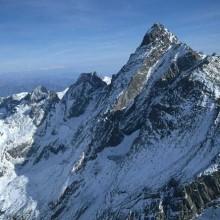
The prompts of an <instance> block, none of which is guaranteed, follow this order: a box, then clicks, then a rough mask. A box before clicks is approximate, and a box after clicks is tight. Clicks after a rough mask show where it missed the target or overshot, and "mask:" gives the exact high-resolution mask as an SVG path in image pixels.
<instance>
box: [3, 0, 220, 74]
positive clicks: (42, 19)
mask: <svg viewBox="0 0 220 220" xmlns="http://www.w3.org/2000/svg"><path fill="white" fill-rule="evenodd" d="M155 22H160V23H162V24H164V25H165V26H166V27H168V29H170V30H171V31H172V32H174V33H175V34H176V35H177V36H178V37H179V39H181V40H182V41H184V42H186V43H188V44H189V45H190V46H191V47H193V48H194V49H197V50H199V51H203V52H205V53H212V52H217V53H220V1H219V0H182V1H178V0H108V1H107V0H0V73H7V72H30V73H31V72H33V73H34V74H36V72H37V71H45V72H47V71H53V70H56V71H57V70H60V71H62V72H63V71H64V72H65V71H72V72H88V71H94V70H96V71H98V72H99V73H104V74H109V73H116V72H117V71H118V70H119V69H120V68H121V66H122V65H123V64H124V63H125V62H126V61H127V59H128V57H129V54H130V53H131V52H133V51H134V50H135V48H136V47H137V46H138V45H139V44H140V42H141V40H142V38H143V36H144V34H145V32H146V31H147V29H148V28H149V27H150V26H151V25H152V24H153V23H155Z"/></svg>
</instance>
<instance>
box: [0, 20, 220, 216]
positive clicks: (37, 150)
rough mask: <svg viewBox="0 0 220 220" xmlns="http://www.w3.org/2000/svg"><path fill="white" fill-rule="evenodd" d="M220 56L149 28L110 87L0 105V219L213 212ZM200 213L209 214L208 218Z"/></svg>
mask: <svg viewBox="0 0 220 220" xmlns="http://www.w3.org/2000/svg"><path fill="white" fill-rule="evenodd" d="M219 100H220V57H219V56H216V55H215V56H205V55H203V54H200V53H198V52H196V51H194V50H193V49H191V48H190V47H188V46H187V45H186V44H183V43H181V42H180V41H179V40H178V39H177V37H175V35H173V34H172V33H171V32H169V31H168V30H167V29H166V28H165V27H164V26H163V25H161V24H154V25H153V26H152V27H151V29H150V30H149V31H148V32H147V33H146V35H145V36H144V38H143V41H142V43H141V44H140V46H139V47H138V48H137V50H136V51H135V52H134V53H133V54H132V55H131V56H130V58H129V60H128V62H127V63H126V64H125V66H123V67H122V69H121V70H120V71H119V72H118V74H116V75H113V76H112V80H111V83H110V84H108V85H107V83H106V82H104V81H103V80H102V79H101V78H99V77H98V76H97V75H96V74H95V73H85V74H82V75H81V76H80V77H79V79H78V80H77V81H76V82H75V83H74V84H73V85H71V86H70V87H69V89H68V90H67V91H66V92H65V94H63V96H61V97H60V98H59V97H58V95H57V94H56V93H54V92H50V91H48V90H47V89H46V88H43V87H38V88H37V89H35V90H34V91H33V92H32V93H25V94H23V95H17V96H12V97H7V98H0V137H1V139H0V165H1V166H0V219H13V218H14V219H80V220H81V219H82V220H84V219H85V220H86V219H97V220H99V219H106V220H107V219H108V220H110V219H161V220H164V219H168V220H172V219H173V220H174V219H193V218H195V217H197V216H198V215H199V214H201V213H203V211H204V210H205V211H206V210H207V208H208V207H209V206H210V207H213V204H214V205H215V206H218V201H217V199H219V197H220V190H219V189H220V176H219V160H218V158H219V153H220V152H219V150H220V149H219V147H218V146H219V142H220V132H219V110H220V109H219ZM205 214H206V213H205Z"/></svg>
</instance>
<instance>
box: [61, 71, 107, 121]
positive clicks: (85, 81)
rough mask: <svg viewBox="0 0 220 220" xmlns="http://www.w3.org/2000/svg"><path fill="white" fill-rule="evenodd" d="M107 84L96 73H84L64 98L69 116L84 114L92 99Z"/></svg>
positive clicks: (66, 112)
mask: <svg viewBox="0 0 220 220" xmlns="http://www.w3.org/2000/svg"><path fill="white" fill-rule="evenodd" d="M105 86H106V83H105V82H103V81H102V80H101V79H100V78H99V77H98V76H97V75H96V73H93V74H91V73H84V74H81V76H80V78H79V79H78V80H77V82H76V83H75V84H73V85H72V86H71V87H70V88H69V90H68V92H67V93H66V94H65V96H64V98H63V102H64V105H65V114H66V116H67V118H71V117H78V116H80V115H81V114H83V113H84V112H85V110H86V108H87V107H88V105H89V103H90V101H91V100H92V99H95V98H97V97H96V95H97V94H99V93H100V90H102V89H103V88H104V87H105Z"/></svg>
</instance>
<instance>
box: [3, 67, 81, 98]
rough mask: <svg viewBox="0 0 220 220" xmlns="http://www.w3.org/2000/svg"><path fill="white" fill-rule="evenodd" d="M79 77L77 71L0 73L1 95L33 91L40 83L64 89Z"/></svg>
mask: <svg viewBox="0 0 220 220" xmlns="http://www.w3.org/2000/svg"><path fill="white" fill-rule="evenodd" d="M78 77H79V74H77V73H69V72H63V73H62V72H58V71H54V72H52V71H51V72H46V71H39V72H34V73H32V72H30V73H26V72H25V73H4V74H3V73H0V97H1V96H9V95H12V94H15V93H20V92H31V91H32V90H33V89H34V88H36V87H37V86H39V85H43V86H45V87H47V88H48V89H50V90H54V91H62V90H64V89H65V88H66V87H68V86H69V85H70V84H71V83H73V82H75V80H76V79H77V78H78Z"/></svg>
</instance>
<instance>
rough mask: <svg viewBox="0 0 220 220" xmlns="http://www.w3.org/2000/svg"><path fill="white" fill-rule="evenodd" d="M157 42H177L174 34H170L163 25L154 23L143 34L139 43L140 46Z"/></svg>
mask: <svg viewBox="0 0 220 220" xmlns="http://www.w3.org/2000/svg"><path fill="white" fill-rule="evenodd" d="M157 42H160V43H161V42H164V43H166V44H172V43H177V42H178V38H177V37H176V36H175V35H174V34H172V33H171V32H170V31H169V30H168V29H167V28H166V27H165V26H164V25H162V24H159V23H155V24H153V26H152V27H151V28H150V29H149V30H148V31H147V33H146V34H145V36H144V39H143V41H142V43H141V47H142V46H147V45H149V44H151V43H152V44H155V43H157Z"/></svg>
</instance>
